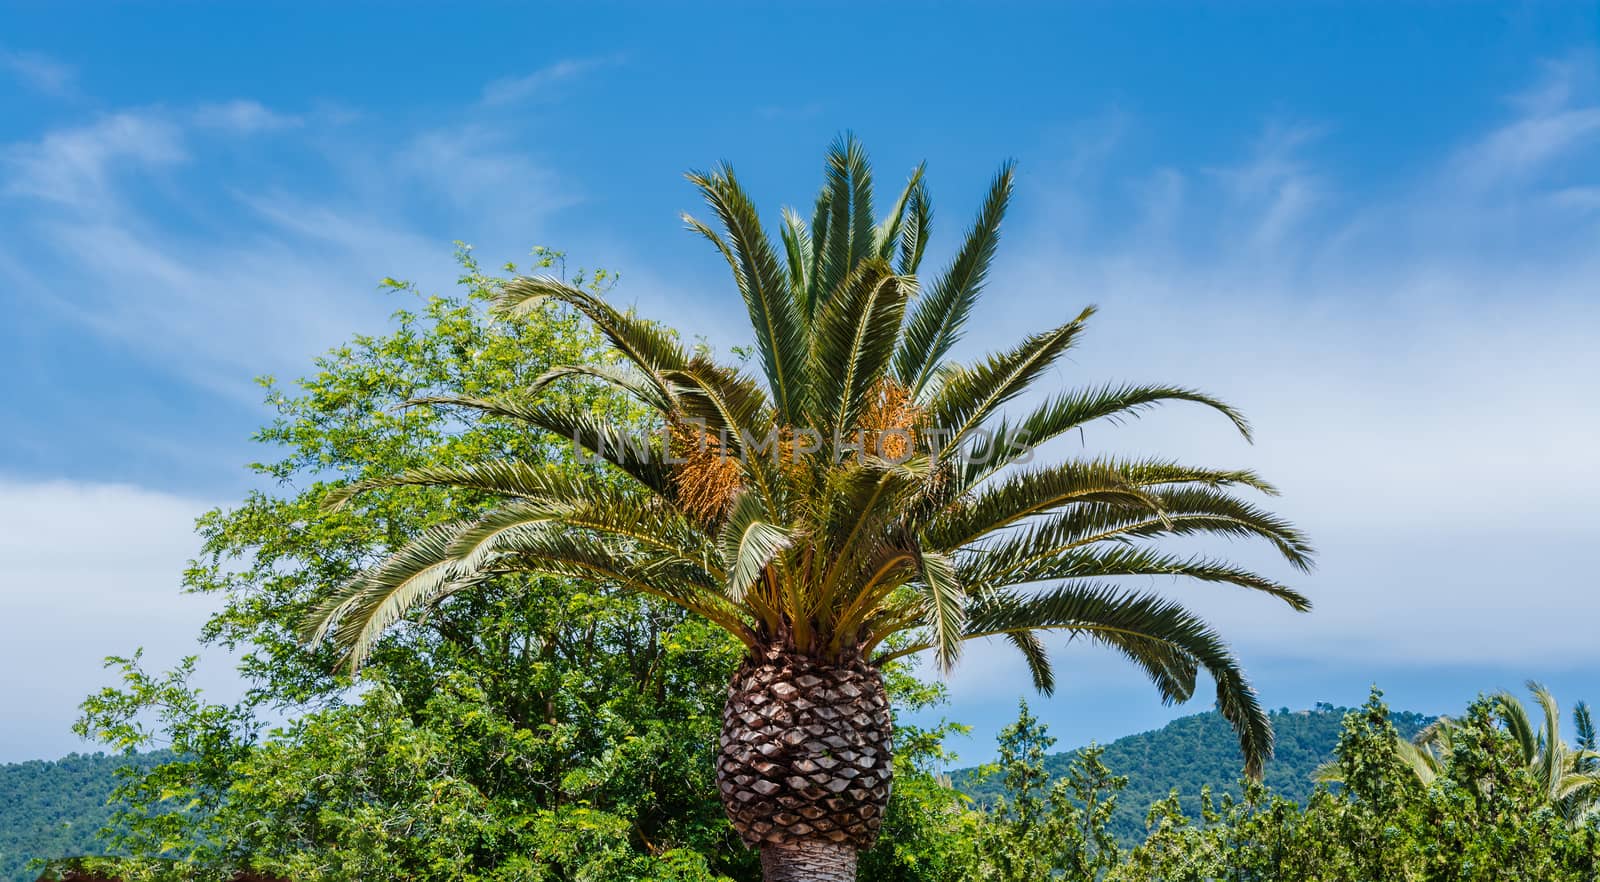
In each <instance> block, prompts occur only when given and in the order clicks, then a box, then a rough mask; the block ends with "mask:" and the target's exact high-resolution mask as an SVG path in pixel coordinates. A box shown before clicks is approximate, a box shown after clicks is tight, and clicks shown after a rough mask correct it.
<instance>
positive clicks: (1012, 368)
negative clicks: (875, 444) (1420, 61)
mask: <svg viewBox="0 0 1600 882" xmlns="http://www.w3.org/2000/svg"><path fill="white" fill-rule="evenodd" d="M918 308H919V309H920V308H921V306H920V304H919V307H918ZM1093 314H1094V307H1092V306H1091V307H1089V308H1087V309H1085V310H1084V311H1083V312H1081V313H1079V314H1078V317H1077V318H1075V319H1073V320H1072V321H1070V322H1067V323H1066V324H1064V325H1061V326H1059V327H1057V328H1054V329H1052V330H1049V331H1046V332H1044V333H1042V334H1033V335H1030V336H1029V337H1028V338H1027V339H1026V340H1024V341H1022V343H1021V344H1020V345H1018V346H1017V347H1016V348H1014V349H1012V350H1010V351H1008V352H1004V353H1000V354H996V355H991V356H989V357H988V358H987V359H985V360H984V361H983V362H982V363H980V364H978V365H977V366H976V367H971V368H965V369H962V370H959V371H954V372H951V373H950V374H949V375H948V377H947V378H946V380H945V382H944V383H943V385H941V386H940V388H939V389H938V391H937V392H936V393H935V394H934V396H933V399H932V401H931V402H930V403H929V405H928V412H929V414H930V415H931V416H932V420H931V423H932V425H935V426H938V427H939V429H940V430H941V431H943V432H947V433H949V440H948V441H947V442H946V443H945V446H944V450H943V451H942V452H941V455H943V456H949V455H953V454H954V453H955V452H956V451H958V450H959V449H960V445H962V444H964V443H966V442H967V440H968V436H969V435H971V434H972V433H973V432H974V430H976V429H978V428H980V427H981V426H982V425H983V424H984V422H985V421H987V420H988V419H989V417H991V416H993V415H994V414H995V412H996V411H998V410H999V409H1000V408H1001V407H1002V406H1004V405H1005V403H1006V402H1008V401H1010V400H1011V399H1013V398H1015V397H1017V396H1018V395H1020V394H1022V393H1023V392H1024V391H1025V390H1027V388H1028V387H1029V386H1030V385H1032V384H1033V382H1034V381H1035V380H1037V379H1038V378H1039V377H1040V376H1042V375H1043V374H1044V373H1045V371H1048V370H1049V369H1050V366H1051V365H1053V364H1055V362H1056V359H1058V358H1060V357H1061V355H1062V353H1064V352H1066V351H1067V350H1068V349H1069V348H1071V346H1072V344H1073V342H1074V341H1075V340H1076V339H1077V338H1078V336H1079V335H1080V334H1082V333H1083V325H1084V322H1085V321H1087V320H1088V318H1089V316H1091V315H1093ZM902 382H903V381H902ZM905 385H906V388H908V389H911V390H913V391H915V390H916V388H917V387H915V386H913V385H912V384H910V383H906V384H905Z"/></svg>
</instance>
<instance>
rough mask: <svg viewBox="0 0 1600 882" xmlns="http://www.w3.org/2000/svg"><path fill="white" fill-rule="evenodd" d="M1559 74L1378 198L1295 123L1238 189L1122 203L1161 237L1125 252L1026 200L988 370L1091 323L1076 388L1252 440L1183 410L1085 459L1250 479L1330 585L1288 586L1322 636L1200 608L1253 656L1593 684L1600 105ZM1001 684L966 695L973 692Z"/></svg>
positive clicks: (1243, 172) (994, 317) (1044, 202)
mask: <svg viewBox="0 0 1600 882" xmlns="http://www.w3.org/2000/svg"><path fill="white" fill-rule="evenodd" d="M1551 70H1552V73H1551V74H1550V76H1552V77H1555V79H1554V80H1551V79H1549V78H1547V79H1545V80H1543V81H1541V82H1540V84H1539V86H1538V87H1537V89H1536V91H1537V92H1538V95H1539V97H1538V98H1537V99H1533V98H1528V99H1522V100H1517V101H1514V102H1511V103H1509V104H1508V107H1509V108H1510V113H1508V115H1507V116H1506V117H1505V118H1504V119H1502V120H1500V121H1499V122H1498V123H1496V124H1494V125H1492V126H1490V127H1488V128H1486V129H1485V130H1483V131H1479V132H1476V133H1469V134H1467V135H1466V136H1464V137H1463V138H1461V139H1460V141H1459V143H1458V144H1457V145H1456V146H1455V147H1454V148H1445V149H1443V150H1441V151H1440V154H1439V155H1438V156H1436V157H1435V158H1434V159H1433V160H1432V161H1431V162H1426V161H1425V162H1423V163H1422V164H1421V165H1420V166H1419V172H1418V173H1417V174H1416V175H1414V176H1413V177H1412V179H1411V180H1410V182H1409V183H1406V184H1403V185H1399V186H1397V187H1395V188H1393V189H1392V190H1391V191H1389V192H1387V193H1386V194H1384V195H1367V196H1364V197H1362V198H1356V197H1355V196H1353V195H1352V194H1354V193H1358V192H1360V190H1359V188H1358V187H1357V186H1356V184H1355V182H1350V181H1345V180H1341V178H1340V175H1339V174H1338V173H1337V172H1336V171H1335V170H1334V169H1332V168H1330V167H1325V166H1323V165H1321V164H1319V163H1318V162H1316V161H1315V160H1314V159H1312V158H1311V153H1312V151H1313V149H1314V148H1316V147H1318V146H1320V145H1322V144H1324V143H1325V141H1327V140H1331V139H1335V138H1337V137H1338V133H1337V132H1332V131H1322V130H1319V129H1317V128H1314V127H1313V128H1305V127H1283V126H1278V127H1269V128H1268V132H1267V133H1266V134H1265V135H1264V136H1263V138H1262V139H1261V140H1260V141H1259V142H1258V144H1257V146H1256V148H1255V149H1254V150H1253V151H1250V152H1248V153H1246V154H1245V155H1244V156H1242V157H1241V160H1240V161H1239V162H1238V163H1236V164H1234V165H1231V166H1227V167H1225V168H1220V169H1218V168H1204V169H1186V168H1169V169H1160V170H1157V171H1155V172H1146V173H1142V174H1135V175H1134V177H1133V181H1132V182H1131V183H1130V185H1129V186H1128V187H1125V188H1112V192H1115V193H1117V194H1125V193H1128V192H1134V193H1140V194H1142V195H1143V196H1144V198H1145V199H1146V201H1147V203H1148V204H1147V205H1146V206H1145V207H1144V209H1143V210H1142V211H1135V212H1134V214H1135V215H1142V216H1144V217H1146V218H1158V219H1159V222H1158V223H1157V222H1149V223H1134V224H1131V225H1129V226H1128V228H1127V229H1126V231H1125V234H1124V235H1123V236H1121V237H1120V238H1118V237H1116V236H1112V237H1111V240H1110V241H1109V242H1107V241H1105V240H1102V239H1096V240H1093V241H1092V242H1088V243H1085V241H1084V240H1083V238H1082V236H1081V233H1080V232H1078V231H1072V232H1069V233H1067V234H1063V233H1062V232H1061V231H1060V230H1059V229H1058V228H1055V227H1052V226H1049V225H1043V224H1038V223H1031V222H1030V220H1031V219H1036V218H1038V217H1048V216H1050V211H1051V210H1053V206H1054V205H1056V204H1057V203H1059V202H1061V201H1062V200H1072V199H1081V198H1084V197H1083V196H1082V195H1081V193H1077V192H1069V193H1066V194H1061V193H1058V192H1049V193H1044V194H1042V195H1035V196H1033V197H1031V198H1030V197H1028V196H1027V195H1026V192H1024V195H1023V198H1024V200H1025V204H1024V211H1026V205H1027V203H1028V202H1035V201H1036V202H1038V203H1041V204H1040V206H1039V207H1038V208H1037V209H1035V210H1034V211H1033V212H1032V215H1033V218H1029V217H1026V216H1023V217H1019V218H1018V219H1017V223H1016V224H1015V226H1014V227H1013V236H1012V238H1011V240H1010V241H1009V243H1008V245H1009V247H1007V248H1006V249H1004V253H1003V255H1002V258H1001V260H1000V261H999V263H998V266H997V269H998V275H997V278H996V281H995V284H994V285H993V286H992V289H993V290H994V291H995V292H996V293H995V295H994V296H992V297H991V300H990V303H989V306H990V308H991V311H990V312H989V313H986V314H985V315H984V316H983V317H982V319H981V321H984V322H985V323H986V327H985V328H984V329H983V330H982V331H981V332H976V333H975V334H974V336H975V337H981V338H983V339H985V340H986V342H987V343H988V344H989V345H991V346H992V345H997V341H999V342H1003V341H1005V340H1007V339H1011V338H1015V337H1018V336H1020V335H1021V334H1022V333H1024V332H1026V331H1027V330H1029V329H1031V328H1032V327H1034V326H1036V325H1037V323H1038V322H1039V321H1042V320H1043V319H1042V318H1041V317H1040V315H1039V313H1038V309H1039V305H1040V304H1043V303H1052V304H1060V306H1059V310H1058V313H1059V314H1061V315H1063V316H1065V315H1067V314H1069V313H1070V310H1072V309H1075V308H1076V307H1077V306H1078V305H1079V302H1080V300H1081V301H1082V302H1089V301H1094V302H1098V303H1099V304H1100V305H1101V307H1102V311H1101V313H1100V315H1099V316H1097V318H1096V320H1095V323H1094V326H1093V328H1092V330H1091V333H1090V334H1089V335H1088V337H1087V340H1086V343H1085V345H1084V347H1083V348H1082V350H1081V351H1080V352H1079V353H1078V355H1077V356H1076V358H1075V359H1074V363H1072V364H1070V365H1068V366H1065V367H1063V368H1062V369H1061V370H1060V372H1059V374H1060V378H1061V382H1063V383H1078V382H1085V381H1092V380H1101V379H1117V380H1120V379H1128V380H1161V379H1168V378H1181V380H1182V381H1183V382H1186V383H1192V384H1194V385H1197V386H1200V387H1202V388H1206V389H1208V390H1210V391H1213V392H1215V393H1217V394H1220V395H1222V396H1223V397H1225V398H1228V399H1230V400H1232V401H1234V402H1235V403H1237V404H1239V405H1241V406H1242V407H1243V408H1244V409H1245V411H1246V412H1247V413H1249V414H1250V415H1252V416H1253V417H1255V418H1256V420H1257V427H1258V430H1259V432H1258V442H1257V444H1256V445H1255V446H1254V447H1249V446H1246V445H1244V444H1242V443H1241V442H1239V440H1238V439H1237V438H1235V437H1232V436H1231V435H1230V433H1229V432H1228V431H1227V429H1226V426H1225V425H1222V424H1220V423H1218V422H1216V421H1214V420H1210V419H1208V418H1207V417H1206V416H1205V415H1204V414H1200V413H1195V412H1189V411H1183V410H1173V411H1171V412H1168V413H1164V414H1162V415H1160V416H1158V417H1153V418H1150V419H1147V420H1145V421H1142V422H1140V423H1137V424H1133V425H1129V426H1125V427H1119V428H1110V427H1099V428H1095V429H1091V430H1090V431H1089V432H1088V434H1087V436H1086V439H1085V441H1086V443H1087V445H1088V449H1090V450H1103V449H1107V448H1108V447H1109V448H1110V449H1113V450H1123V451H1129V452H1161V453H1164V454H1170V455H1175V456H1179V457H1181V458H1184V459H1194V460H1200V461H1205V462H1215V463H1224V464H1237V465H1244V466H1251V467H1255V468H1258V469H1260V470H1261V471H1262V472H1264V473H1265V474H1266V475H1267V476H1268V477H1269V478H1271V479H1272V480H1274V481H1275V482H1276V483H1278V484H1279V485H1280V486H1282V487H1283V488H1284V489H1285V491H1286V495H1285V496H1284V498H1283V499H1282V500H1279V501H1276V502H1274V507H1278V508H1281V509H1282V510H1284V511H1286V512H1287V513H1289V514H1290V515H1292V516H1293V517H1294V518H1295V519H1296V520H1297V521H1299V522H1301V523H1302V524H1303V525H1304V526H1305V527H1306V528H1307V529H1308V530H1309V531H1310V532H1311V534H1312V535H1313V537H1314V538H1316V539H1317V540H1319V545H1320V546H1321V547H1322V549H1323V555H1322V565H1321V567H1320V569H1319V571H1318V572H1317V573H1316V574H1314V575H1312V576H1310V577H1302V576H1296V575H1294V574H1292V573H1288V572H1284V573H1282V575H1283V576H1284V577H1285V578H1290V579H1292V580H1293V581H1294V582H1295V583H1296V584H1299V585H1302V586H1304V587H1305V588H1306V589H1307V591H1308V593H1310V594H1311V595H1312V597H1313V599H1314V600H1315V601H1316V602H1317V604H1318V608H1317V611H1316V612H1315V613H1313V614H1312V615H1311V616H1308V617H1306V616H1297V615H1293V614H1290V613H1288V612H1286V611H1281V610H1277V609H1275V608H1273V607H1272V606H1271V605H1270V604H1266V603H1263V602H1261V601H1260V600H1259V599H1258V598H1249V597H1235V596H1232V595H1228V594H1225V593H1218V592H1209V591H1198V590H1193V591H1191V590H1188V589H1185V590H1184V591H1183V596H1184V599H1185V601H1186V602H1191V603H1194V604H1195V605H1197V606H1199V607H1200V608H1202V609H1204V610H1207V611H1208V612H1210V613H1211V614H1213V615H1214V616H1215V617H1216V618H1217V619H1218V620H1219V621H1221V622H1222V623H1223V624H1224V625H1225V631H1226V633H1230V634H1235V635H1238V637H1237V639H1238V640H1239V642H1240V646H1241V650H1242V651H1243V652H1244V653H1245V654H1246V656H1247V657H1249V656H1250V655H1252V654H1255V655H1262V654H1266V655H1277V656H1280V657H1282V656H1288V657H1314V658H1317V659H1321V660H1328V661H1336V662H1338V663H1353V662H1356V661H1363V662H1370V661H1372V660H1375V659H1382V660H1384V661H1385V662H1387V663H1395V664H1406V663H1421V662H1423V661H1424V660H1426V661H1427V662H1430V663H1445V662H1458V663H1460V662H1467V661H1474V662H1484V663H1495V664H1508V665H1510V664H1522V665H1528V664H1533V663H1536V662H1537V661H1538V660H1540V659H1547V658H1550V657H1560V658H1564V659H1568V660H1570V661H1573V662H1574V663H1576V661H1577V660H1580V659H1582V660H1585V662H1586V663H1593V662H1595V661H1600V650H1597V648H1596V646H1595V645H1594V642H1593V639H1592V635H1591V634H1590V633H1589V630H1590V629H1589V628H1588V625H1587V622H1588V621H1589V620H1590V619H1591V618H1592V617H1593V615H1594V614H1595V613H1596V612H1600V608H1597V606H1596V603H1595V600H1594V595H1593V587H1594V586H1593V580H1592V578H1590V576H1589V574H1588V573H1587V571H1586V570H1585V569H1584V568H1583V567H1582V565H1581V564H1580V563H1577V562H1575V561H1574V560H1573V558H1572V557H1571V555H1570V549H1571V548H1573V547H1575V546H1576V545H1577V544H1581V543H1582V542H1583V541H1585V540H1584V539H1583V538H1582V537H1583V535H1584V530H1585V528H1584V527H1581V526H1580V524H1582V523H1584V522H1585V520H1586V519H1588V520H1592V518H1591V517H1590V516H1589V515H1588V512H1589V511H1590V509H1591V507H1592V502H1591V500H1592V499H1593V498H1594V497H1595V496H1596V495H1600V465H1597V464H1596V463H1595V461H1594V457H1593V455H1592V452H1591V451H1590V447H1592V439H1593V438H1595V437H1600V411H1597V410H1596V409H1595V408H1594V407H1592V406H1590V404H1589V403H1590V402H1593V401H1594V393H1593V390H1592V389H1591V388H1589V387H1590V385H1591V381H1590V380H1589V379H1588V378H1591V377H1594V376H1600V350H1596V348H1595V346H1594V343H1593V341H1594V340H1596V339H1600V251H1597V250H1596V249H1595V248H1594V242H1596V241H1600V200H1596V199H1594V198H1593V196H1592V194H1593V193H1594V192H1595V191H1596V188H1597V187H1600V138H1596V137H1595V136H1594V134H1593V133H1592V132H1591V131H1590V126H1591V123H1590V120H1591V119H1592V118H1594V117H1596V116H1597V115H1600V96H1596V95H1594V94H1593V93H1592V92H1591V91H1586V90H1585V89H1584V88H1581V87H1580V80H1579V79H1577V78H1574V77H1573V76H1571V73H1570V72H1571V70H1572V68H1570V67H1566V66H1561V67H1555V68H1552V69H1551ZM1530 94H1532V93H1530ZM1107 173H1108V172H1106V170H1105V169H1104V168H1102V169H1101V170H1100V174H1101V175H1104V174H1107ZM1089 177H1094V176H1093V175H1090V176H1089ZM1490 179H1492V180H1493V181H1495V184H1494V186H1492V187H1486V186H1483V182H1484V181H1486V180H1490ZM1334 194H1337V195H1334ZM1096 207H1099V208H1104V206H1103V205H1101V206H1097V205H1094V204H1091V205H1090V208H1089V210H1090V212H1091V213H1092V212H1093V210H1094V208H1096ZM1152 230H1159V231H1160V232H1159V233H1152V232H1151V231H1152ZM1041 280H1044V281H1041ZM1074 292H1077V293H1076V294H1075V293H1074ZM1063 300H1065V302H1063ZM978 348H981V347H978V345H977V344H976V343H974V344H973V345H972V353H975V352H976V351H977V349H978ZM972 353H969V354H972ZM1078 443H1079V442H1078V440H1077V439H1073V444H1072V445H1069V446H1072V447H1074V448H1076V446H1077V444H1078ZM1590 531H1591V532H1592V530H1590ZM1235 552H1236V553H1238V554H1240V555H1242V556H1244V557H1245V558H1246V559H1247V560H1252V561H1255V562H1258V563H1260V564H1261V565H1262V566H1266V567H1274V566H1276V565H1275V564H1274V563H1273V562H1272V561H1271V560H1270V555H1267V554H1264V553H1258V552H1257V551H1255V550H1251V549H1249V548H1247V547H1243V546H1241V547H1240V548H1238V549H1235ZM1141 587H1156V588H1160V589H1162V590H1167V589H1168V588H1173V587H1175V586H1170V585H1168V584H1166V583H1164V582H1158V583H1151V584H1150V585H1148V586H1141ZM1552 609H1569V610H1574V611H1580V610H1581V611H1582V614H1581V615H1573V616H1569V617H1562V618H1560V620H1552V619H1551V618H1550V616H1549V611H1550V610H1552ZM997 651H998V650H997ZM977 657H978V658H979V659H980V660H981V659H984V658H987V656H985V655H984V653H983V652H982V651H980V652H979V653H978V656H977ZM989 663H993V664H1005V665H1009V664H1011V662H1009V661H993V662H989ZM980 669H981V664H980ZM985 682H987V680H986V679H985V678H983V677H981V676H979V675H974V676H973V678H972V679H970V680H968V679H965V678H964V675H958V681H957V683H958V691H960V690H976V691H981V690H982V688H983V683H985Z"/></svg>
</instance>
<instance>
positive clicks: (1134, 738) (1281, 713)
mask: <svg viewBox="0 0 1600 882" xmlns="http://www.w3.org/2000/svg"><path fill="white" fill-rule="evenodd" d="M1347 711H1348V708H1342V707H1333V706H1332V705H1327V704H1321V705H1318V706H1317V708H1316V709H1315V710H1309V711H1289V710H1278V711H1274V712H1273V713H1272V729H1273V732H1274V733H1275V734H1276V736H1277V749H1276V751H1275V753H1274V755H1273V758H1272V761H1271V762H1270V763H1268V764H1267V776H1266V782H1267V785H1268V786H1269V787H1271V788H1272V789H1273V790H1274V791H1275V792H1276V793H1278V794H1279V795H1281V796H1284V797H1287V798H1289V799H1294V800H1297V801H1299V802H1302V803H1303V802H1304V801H1305V799H1306V798H1307V797H1308V796H1310V795H1311V790H1312V788H1313V786H1314V785H1313V783H1312V780H1311V773H1312V770H1313V769H1315V768H1316V767H1317V766H1318V765H1319V764H1321V763H1322V762H1323V761H1325V760H1327V759H1330V758H1332V756H1333V750H1334V746H1335V745H1337V744H1338V743H1339V729H1340V725H1341V723H1342V721H1343V719H1344V715H1345V713H1346V712H1347ZM1391 719H1392V720H1393V722H1394V725H1395V728H1396V729H1398V730H1399V733H1400V736H1401V737H1402V738H1411V737H1412V736H1414V735H1416V733H1417V732H1418V731H1419V730H1420V729H1421V728H1422V727H1423V726H1425V725H1427V724H1428V722H1429V721H1430V720H1431V719H1432V718H1431V717H1425V716H1423V715H1421V714H1416V713H1411V712H1409V711H1396V712H1395V713H1394V714H1392V716H1391ZM1075 753H1076V751H1066V752H1063V753H1058V754H1055V755H1053V756H1051V757H1050V758H1049V759H1048V760H1046V763H1045V767H1046V768H1047V769H1048V770H1049V771H1050V773H1051V774H1052V775H1054V776H1058V777H1059V776H1060V775H1061V774H1063V773H1064V772H1065V770H1066V768H1067V765H1068V764H1069V763H1071V762H1072V759H1073V756H1074V755H1075ZM1101 759H1102V761H1103V762H1104V763H1105V764H1106V766H1107V767H1109V768H1110V769H1111V771H1112V772H1114V773H1116V774H1118V775H1126V776H1128V787H1127V789H1126V790H1124V791H1123V792H1122V794H1121V795H1120V796H1119V797H1118V802H1117V811H1116V813H1115V814H1114V815H1113V816H1112V820H1111V825H1110V829H1111V831H1112V833H1114V834H1115V835H1116V837H1117V838H1118V839H1119V840H1120V841H1122V842H1123V843H1124V844H1130V845H1131V844H1134V843H1137V842H1139V841H1140V840H1142V839H1143V838H1144V834H1145V815H1146V813H1147V811H1148V809H1149V807H1150V805H1151V803H1153V802H1155V801H1156V800H1159V799H1163V798H1165V797H1166V796H1167V794H1168V793H1170V792H1171V791H1172V790H1173V789H1177V790H1178V791H1179V792H1180V793H1181V794H1182V795H1183V803H1184V807H1185V808H1186V809H1188V810H1189V811H1191V812H1193V813H1195V814H1198V812H1199V806H1200V788H1201V787H1204V786H1206V785H1208V784H1209V785H1211V788H1212V791H1213V792H1215V793H1218V794H1221V793H1223V792H1229V793H1234V794H1237V793H1238V792H1239V788H1238V778H1239V770H1240V768H1241V767H1242V764H1243V758H1242V757H1241V756H1240V754H1239V740H1238V738H1237V737H1236V736H1235V735H1234V734H1233V731H1232V730H1231V729H1230V728H1229V727H1228V722H1227V721H1226V720H1224V719H1223V718H1222V715H1221V714H1218V713H1216V712H1215V711H1211V712H1208V713H1203V714H1195V715H1194V716H1191V717H1183V718H1182V719H1178V720H1173V721H1172V722H1171V723H1168V724H1167V725H1166V726H1164V727H1162V728H1160V729H1156V730H1154V731H1151V732H1142V733H1140V734H1138V735H1129V736H1127V737H1124V738H1118V739H1117V740H1116V741H1113V742H1111V743H1110V744H1107V745H1106V746H1105V755H1104V756H1103V757H1102V758H1101ZM952 778H953V779H954V783H955V785H956V787H957V788H959V789H960V790H962V791H963V792H965V793H967V794H968V795H970V796H972V797H974V798H976V799H978V800H979V801H980V802H988V801H991V800H993V799H994V797H995V796H997V795H998V794H999V792H1000V784H999V782H998V781H995V780H993V779H992V778H991V779H987V780H983V779H980V778H979V775H978V770H976V769H962V770H960V771H957V772H955V773H953V774H952Z"/></svg>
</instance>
